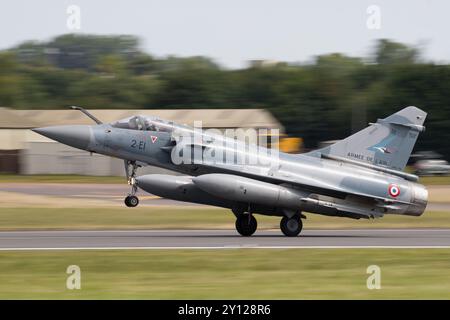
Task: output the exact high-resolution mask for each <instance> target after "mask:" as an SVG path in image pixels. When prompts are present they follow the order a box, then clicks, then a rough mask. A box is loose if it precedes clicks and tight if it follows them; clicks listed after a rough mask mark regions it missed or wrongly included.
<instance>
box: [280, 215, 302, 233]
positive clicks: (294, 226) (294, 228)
mask: <svg viewBox="0 0 450 320" xmlns="http://www.w3.org/2000/svg"><path fill="white" fill-rule="evenodd" d="M302 228H303V223H302V219H300V217H299V216H293V217H292V218H288V217H283V218H282V219H281V222H280V229H281V231H282V232H283V234H284V235H285V236H287V237H296V236H298V235H299V234H300V232H301V231H302Z"/></svg>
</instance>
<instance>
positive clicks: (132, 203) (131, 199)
mask: <svg viewBox="0 0 450 320" xmlns="http://www.w3.org/2000/svg"><path fill="white" fill-rule="evenodd" d="M137 168H138V165H137V164H136V161H128V160H125V173H126V175H127V179H128V184H129V185H130V186H131V192H130V193H129V194H128V196H127V197H126V198H125V201H124V202H125V205H126V206H127V207H131V208H134V207H136V206H137V205H138V204H139V199H138V197H136V192H137V185H136V180H135V177H136V170H137ZM130 171H131V172H130Z"/></svg>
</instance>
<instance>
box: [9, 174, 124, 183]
mask: <svg viewBox="0 0 450 320" xmlns="http://www.w3.org/2000/svg"><path fill="white" fill-rule="evenodd" d="M0 182H4V183H7V182H24V183H25V182H45V183H122V184H123V183H126V178H125V177H113V176H83V175H69V174H31V175H18V174H0Z"/></svg>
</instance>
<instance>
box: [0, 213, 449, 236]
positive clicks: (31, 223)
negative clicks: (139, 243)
mask: <svg viewBox="0 0 450 320" xmlns="http://www.w3.org/2000/svg"><path fill="white" fill-rule="evenodd" d="M306 214H307V213H306ZM256 217H257V219H258V228H260V229H264V228H278V227H279V221H280V218H279V217H268V216H261V215H257V216H256ZM307 217H308V218H307V219H306V220H304V227H305V229H314V228H330V229H336V228H437V227H439V228H450V213H449V212H426V213H425V214H424V215H422V216H421V217H411V216H401V215H386V216H385V217H383V218H381V219H376V220H365V219H361V220H353V219H348V218H339V217H325V216H320V215H316V214H307ZM234 221H235V218H234V216H233V214H232V213H231V212H230V211H229V210H225V209H211V208H192V209H190V208H186V207H179V208H172V207H138V208H125V207H123V208H0V230H38V229H45V230H57V229H158V228H169V229H202V228H203V229H207V228H222V229H224V228H226V229H233V228H234Z"/></svg>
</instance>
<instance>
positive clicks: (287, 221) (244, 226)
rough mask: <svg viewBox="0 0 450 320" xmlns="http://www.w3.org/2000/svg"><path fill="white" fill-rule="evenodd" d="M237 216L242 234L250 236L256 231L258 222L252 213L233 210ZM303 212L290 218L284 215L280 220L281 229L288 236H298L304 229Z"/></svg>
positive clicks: (238, 229)
mask: <svg viewBox="0 0 450 320" xmlns="http://www.w3.org/2000/svg"><path fill="white" fill-rule="evenodd" d="M233 213H234V214H235V216H236V230H237V232H239V234H240V235H242V236H244V237H249V236H251V235H252V234H254V233H255V231H256V229H257V228H258V223H257V221H256V219H255V217H254V216H253V215H252V214H251V213H244V212H243V211H240V210H233ZM301 217H304V216H303V215H302V214H298V213H297V214H294V215H293V216H291V217H290V218H289V217H287V216H283V218H281V221H280V229H281V231H282V232H283V234H284V235H285V236H287V237H296V236H298V235H299V234H300V232H301V231H302V229H303V223H302V219H301Z"/></svg>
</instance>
